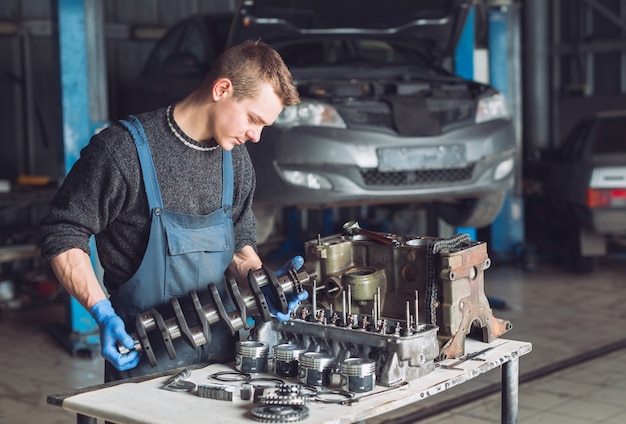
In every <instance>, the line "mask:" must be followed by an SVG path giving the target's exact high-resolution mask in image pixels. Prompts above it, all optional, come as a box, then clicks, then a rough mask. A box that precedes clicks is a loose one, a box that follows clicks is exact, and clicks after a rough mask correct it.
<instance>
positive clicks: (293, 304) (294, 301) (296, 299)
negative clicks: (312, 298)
mask: <svg viewBox="0 0 626 424" xmlns="http://www.w3.org/2000/svg"><path fill="white" fill-rule="evenodd" d="M302 265H304V258H303V257H302V256H294V257H293V258H291V259H290V260H289V261H287V262H286V263H285V265H283V266H282V267H281V268H280V269H278V270H276V271H275V272H274V274H276V277H277V278H280V277H281V276H283V275H285V274H286V273H287V271H289V270H290V269H291V268H294V269H295V270H296V271H299V270H300V268H302ZM261 291H262V292H263V294H264V295H265V299H266V301H267V306H268V308H269V310H270V312H271V313H272V314H274V315H275V316H276V318H278V320H279V321H283V322H284V321H289V315H290V314H291V311H293V310H294V309H296V308H297V307H298V305H299V304H300V301H301V300H305V299H307V298H308V297H309V293H308V292H307V291H306V290H302V291H301V292H300V293H294V294H292V295H291V297H289V298H288V299H287V302H288V308H289V311H288V312H287V313H286V314H285V313H283V312H281V311H279V310H278V308H276V306H275V305H274V295H273V294H272V292H271V290H270V287H269V285H267V286H263V287H262V288H261Z"/></svg>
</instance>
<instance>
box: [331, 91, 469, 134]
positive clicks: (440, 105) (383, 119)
mask: <svg viewBox="0 0 626 424" xmlns="http://www.w3.org/2000/svg"><path fill="white" fill-rule="evenodd" d="M428 108H429V109H430V115H431V116H432V117H433V118H434V119H435V120H436V121H438V122H439V125H441V126H442V127H446V126H448V125H458V124H461V123H467V124H472V123H473V122H474V114H475V111H474V101H473V100H466V99H464V100H461V99H457V100H455V101H450V100H435V99H429V100H428ZM339 111H340V112H341V115H342V116H343V118H344V119H345V120H346V123H347V124H348V125H368V126H373V127H380V128H388V129H392V130H395V126H394V122H393V115H392V113H391V108H390V107H389V105H388V104H386V103H383V102H375V103H364V102H362V103H353V104H350V105H349V106H348V105H343V106H340V107H339Z"/></svg>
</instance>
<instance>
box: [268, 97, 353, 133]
mask: <svg viewBox="0 0 626 424" xmlns="http://www.w3.org/2000/svg"><path fill="white" fill-rule="evenodd" d="M299 125H307V126H313V127H332V128H346V123H345V122H344V120H343V119H342V118H341V116H340V115H339V113H338V112H337V109H335V108H334V107H332V106H331V105H328V104H326V103H320V102H315V101H308V100H306V101H303V102H302V103H300V104H298V105H295V106H287V107H285V108H283V111H282V112H281V113H280V115H278V118H276V121H274V126H277V127H285V128H291V127H295V126H299Z"/></svg>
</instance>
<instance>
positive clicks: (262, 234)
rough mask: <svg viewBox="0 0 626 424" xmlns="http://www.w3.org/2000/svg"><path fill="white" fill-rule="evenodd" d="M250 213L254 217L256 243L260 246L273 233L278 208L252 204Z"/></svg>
mask: <svg viewBox="0 0 626 424" xmlns="http://www.w3.org/2000/svg"><path fill="white" fill-rule="evenodd" d="M252 211H253V212H254V216H255V217H256V242H257V244H261V243H264V242H266V241H267V239H268V238H269V237H270V236H271V235H272V233H273V232H274V226H275V225H276V217H277V216H278V214H279V212H280V208H279V207H277V206H274V205H268V204H263V203H259V204H256V203H253V204H252Z"/></svg>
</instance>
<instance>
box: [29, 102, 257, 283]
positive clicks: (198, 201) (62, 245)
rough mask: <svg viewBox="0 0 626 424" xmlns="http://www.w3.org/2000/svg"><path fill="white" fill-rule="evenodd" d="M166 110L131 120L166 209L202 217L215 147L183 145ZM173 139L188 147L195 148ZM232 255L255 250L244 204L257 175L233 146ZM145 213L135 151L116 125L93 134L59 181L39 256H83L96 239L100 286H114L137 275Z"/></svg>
mask: <svg viewBox="0 0 626 424" xmlns="http://www.w3.org/2000/svg"><path fill="white" fill-rule="evenodd" d="M166 110H167V109H166V108H162V109H159V110H156V111H153V112H147V113H144V114H141V115H138V116H137V117H138V118H139V120H140V121H141V123H142V125H143V127H144V129H145V131H146V135H147V137H148V142H149V144H150V149H151V151H152V158H153V161H154V167H155V169H156V174H157V179H158V181H159V186H160V189H161V195H162V197H163V206H164V207H165V209H168V210H171V211H174V212H180V213H185V214H194V215H203V214H207V213H210V212H212V211H214V210H216V209H219V208H220V207H221V201H222V200H221V197H222V196H221V194H222V150H221V149H220V148H217V149H215V150H211V151H199V150H196V149H193V148H190V147H188V146H186V145H185V144H183V142H182V141H181V140H179V139H178V138H177V137H176V136H175V135H174V134H173V132H172V131H171V130H170V128H169V126H168V124H167V115H166ZM173 124H174V127H175V129H176V130H177V131H178V133H179V134H181V135H183V137H185V139H186V141H188V142H189V143H191V144H195V145H201V144H199V143H197V142H196V141H194V140H192V139H191V138H188V137H186V136H185V135H184V133H183V131H182V130H181V129H180V128H179V127H178V126H177V125H176V123H173ZM233 168H234V178H235V182H234V183H235V184H234V187H235V190H234V199H233V203H234V204H233V223H234V226H235V240H236V241H235V251H239V250H240V249H241V248H242V247H244V246H246V245H250V246H253V247H254V248H256V236H255V231H256V230H255V225H256V223H255V220H254V215H253V214H252V210H251V204H252V197H253V195H254V189H255V184H256V177H255V173H254V169H253V167H252V163H251V161H250V157H249V155H248V151H247V150H246V148H245V146H235V148H234V149H233ZM149 212H150V211H149V210H148V201H147V198H146V192H145V187H144V184H143V178H142V176H141V167H140V165H139V157H138V154H137V149H136V147H135V144H134V143H133V140H132V137H131V136H130V133H129V132H128V131H127V130H126V129H125V128H124V127H122V126H121V125H120V124H119V123H115V124H112V125H111V126H110V127H109V128H107V129H105V130H104V131H102V132H101V133H99V134H97V135H95V136H94V137H92V139H91V141H90V142H89V144H88V145H87V146H86V147H85V148H84V149H83V150H82V151H81V156H80V159H79V160H78V161H77V162H76V163H75V164H74V167H73V168H72V170H71V171H70V173H69V174H68V175H67V177H66V178H65V180H64V182H63V184H62V185H61V187H60V188H59V190H58V192H57V194H56V196H55V197H54V199H53V201H52V204H51V211H50V213H49V214H48V215H47V216H46V217H44V218H43V219H42V220H41V222H40V226H39V245H40V248H41V255H42V258H43V259H45V260H49V259H51V258H53V257H55V256H56V255H58V254H60V253H62V252H64V251H66V250H68V249H70V248H74V247H78V248H80V249H82V250H84V251H85V252H87V253H88V254H90V248H89V238H90V236H91V235H92V234H95V239H96V245H97V249H98V255H99V257H100V261H101V263H102V266H103V268H104V270H105V283H106V285H107V287H108V288H115V287H117V286H119V285H120V284H122V283H124V282H125V281H127V280H128V279H129V278H130V277H131V276H132V275H133V274H134V273H135V271H136V270H137V268H138V267H139V264H140V263H141V260H142V257H143V253H144V252H145V249H146V246H147V243H148V235H149V232H150V213H149Z"/></svg>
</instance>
